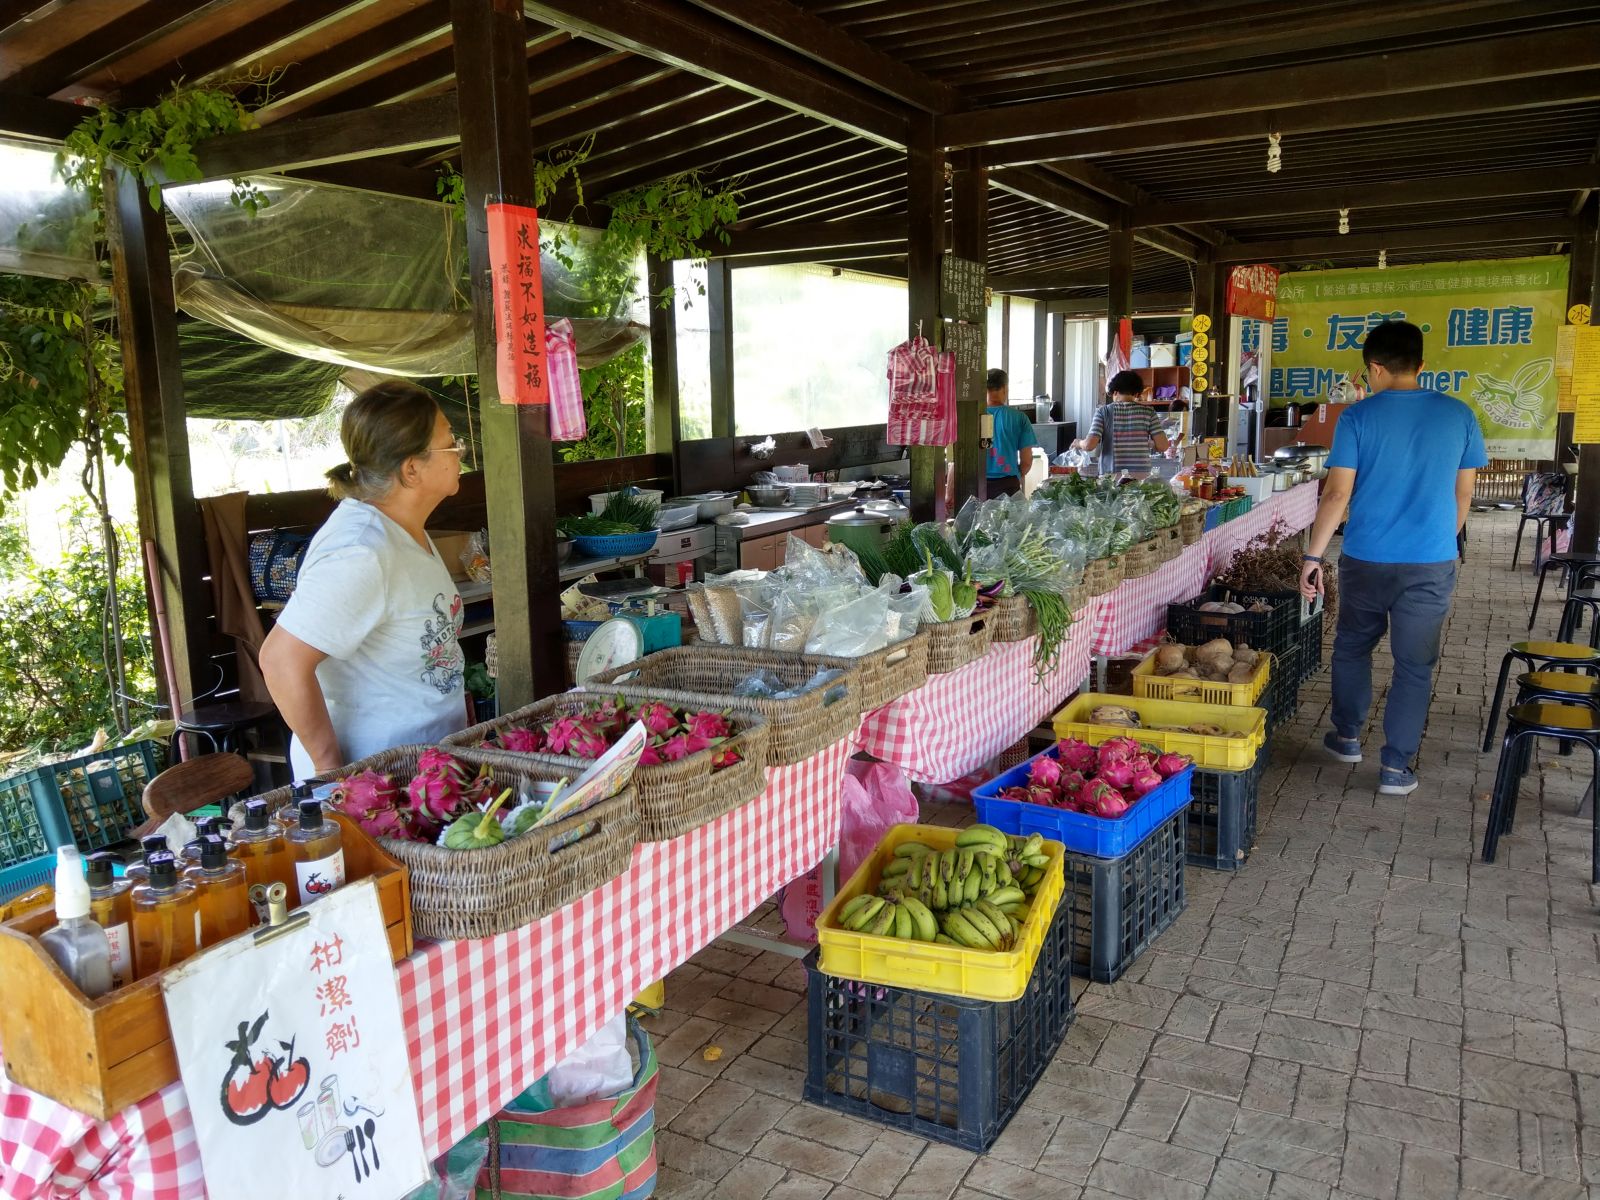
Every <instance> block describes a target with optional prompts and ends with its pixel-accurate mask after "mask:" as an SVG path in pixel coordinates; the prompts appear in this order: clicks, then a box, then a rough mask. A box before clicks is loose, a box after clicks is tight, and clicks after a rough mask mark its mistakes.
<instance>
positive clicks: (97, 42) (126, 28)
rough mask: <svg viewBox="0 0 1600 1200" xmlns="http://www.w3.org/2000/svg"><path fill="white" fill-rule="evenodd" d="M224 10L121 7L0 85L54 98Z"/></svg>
mask: <svg viewBox="0 0 1600 1200" xmlns="http://www.w3.org/2000/svg"><path fill="white" fill-rule="evenodd" d="M227 5H228V0H203V2H199V3H189V4H172V3H170V0H145V2H144V3H142V4H129V5H125V6H124V8H123V11H122V12H121V13H119V14H118V15H116V16H114V17H112V18H111V20H109V21H107V22H105V24H103V25H100V26H98V27H96V28H93V29H90V30H88V31H87V32H85V33H84V34H83V35H82V36H81V37H78V38H76V39H75V40H73V41H70V42H68V43H67V44H66V45H64V46H61V47H60V48H58V49H56V50H53V51H51V52H50V53H48V54H46V55H44V56H43V57H42V58H39V59H36V60H35V61H34V62H31V63H28V64H27V65H25V66H22V67H19V68H18V69H17V70H15V71H13V72H11V74H9V75H7V76H6V77H5V78H4V79H3V80H0V85H3V86H4V87H5V88H6V89H7V90H8V91H14V92H32V93H34V94H36V95H50V94H51V93H54V92H59V91H61V90H62V89H64V88H66V87H68V86H70V85H71V84H72V83H74V82H76V81H77V80H79V79H82V78H83V77H84V76H85V75H89V74H92V73H93V72H94V71H95V70H96V69H97V68H99V67H102V66H104V65H106V64H107V63H108V62H112V61H115V60H116V59H117V58H118V57H120V56H122V55H124V54H128V53H130V52H132V51H134V50H138V49H142V48H143V47H145V46H148V45H150V44H151V43H152V42H154V41H155V40H156V39H157V38H161V37H165V36H166V35H168V34H170V33H171V32H173V31H174V30H176V29H181V28H183V27H184V26H186V25H192V24H193V23H194V22H196V21H199V20H202V19H204V18H206V17H209V16H214V15H216V14H217V13H218V12H219V11H220V10H222V9H224V8H226V7H227ZM35 7H36V6H35Z"/></svg>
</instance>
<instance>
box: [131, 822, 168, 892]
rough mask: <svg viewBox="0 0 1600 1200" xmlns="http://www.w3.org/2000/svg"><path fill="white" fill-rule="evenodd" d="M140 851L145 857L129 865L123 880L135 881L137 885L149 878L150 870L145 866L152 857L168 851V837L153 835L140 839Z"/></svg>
mask: <svg viewBox="0 0 1600 1200" xmlns="http://www.w3.org/2000/svg"><path fill="white" fill-rule="evenodd" d="M139 849H140V850H141V851H142V852H143V853H144V857H143V858H141V859H140V860H139V861H138V862H136V863H129V864H128V869H127V870H126V871H125V872H123V878H125V879H131V880H133V882H134V884H135V885H137V884H140V883H143V882H144V881H145V880H146V879H147V878H149V875H150V868H149V867H148V866H146V865H145V864H147V863H148V862H149V861H150V856H151V855H152V854H160V853H163V852H164V851H165V850H166V849H167V838H166V835H165V834H160V833H153V834H151V835H150V836H149V837H147V838H140V839H139Z"/></svg>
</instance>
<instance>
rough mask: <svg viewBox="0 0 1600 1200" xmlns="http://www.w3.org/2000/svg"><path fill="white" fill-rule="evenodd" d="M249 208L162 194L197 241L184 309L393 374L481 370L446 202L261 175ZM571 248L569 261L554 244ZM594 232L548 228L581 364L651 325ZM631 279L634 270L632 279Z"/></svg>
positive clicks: (458, 242) (556, 283)
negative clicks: (259, 203) (257, 197)
mask: <svg viewBox="0 0 1600 1200" xmlns="http://www.w3.org/2000/svg"><path fill="white" fill-rule="evenodd" d="M251 182H252V183H253V184H255V185H256V187H257V188H259V189H260V191H261V192H262V193H263V194H264V195H265V196H266V197H267V199H268V200H269V201H270V203H269V204H268V205H266V206H265V207H263V208H260V209H258V210H257V211H256V212H255V213H254V214H253V215H252V214H251V213H249V212H248V211H246V210H244V209H241V208H238V207H237V206H235V205H234V204H233V202H232V200H231V199H230V194H231V191H232V188H231V186H230V185H229V184H226V183H205V184H192V185H186V186H183V187H171V188H167V189H166V190H165V192H164V193H163V195H164V197H165V202H166V204H167V205H168V207H169V208H170V209H171V211H172V214H173V216H174V217H175V218H176V219H177V220H178V221H179V223H180V224H182V226H183V228H184V230H185V231H186V232H187V233H188V234H189V237H190V238H191V239H192V245H191V246H190V247H189V248H188V249H186V250H185V251H183V252H182V254H181V261H180V263H179V266H178V270H177V278H176V284H177V294H178V303H179V305H180V306H181V307H182V308H183V309H184V310H185V311H186V312H189V313H190V314H192V315H194V316H197V317H200V318H201V319H203V320H206V321H210V322H212V323H213V324H216V325H220V326H222V327H224V328H227V329H232V330H234V331H236V332H238V333H241V334H243V335H244V336H246V337H249V338H251V339H253V340H255V341H258V342H261V343H263V344H264V345H268V346H272V347H274V348H276V349H280V350H284V351H287V352H289V353H291V354H297V355H300V356H302V357H304V358H311V359H317V360H320V361H323V362H330V363H338V364H340V365H342V366H346V367H350V368H353V369H357V370H365V371H373V372H379V373H384V374H393V375H411V376H424V377H425V376H437V375H470V374H473V373H474V372H475V369H476V367H475V364H474V360H473V349H472V326H471V317H470V314H468V313H467V312H466V311H464V310H465V308H466V297H465V281H466V273H467V265H466V244H465V236H464V231H463V230H462V227H461V225H460V222H459V221H458V219H457V218H456V216H455V214H454V213H453V212H452V211H451V210H450V208H448V207H447V206H446V205H443V204H438V203H433V202H430V201H425V200H411V199H406V198H404V197H398V196H388V195H381V194H377V193H372V192H362V191H356V190H353V189H350V188H343V187H336V186H333V185H330V184H320V183H309V182H303V181H300V180H289V179H282V178H277V177H272V176H261V177H256V178H254V179H252V180H251ZM558 233H559V236H560V237H561V239H562V242H563V249H562V256H563V257H565V258H566V259H568V260H569V262H570V264H571V265H570V266H568V265H566V264H564V263H563V262H561V261H560V260H559V259H558V258H557V257H556V256H555V255H554V254H552V253H550V247H551V244H552V242H553V241H554V239H555V238H556V237H557V236H558ZM598 237H599V235H598V234H597V233H595V232H594V231H592V230H587V229H582V228H579V227H576V226H565V227H559V226H554V225H550V226H546V227H543V228H541V230H540V242H541V244H542V245H543V246H544V248H545V254H544V255H543V276H544V287H545V310H546V312H547V313H548V314H549V315H550V316H566V317H570V318H572V324H573V329H574V332H575V333H576V335H577V342H578V363H579V365H580V366H584V367H589V366H596V365H598V364H600V363H603V362H606V361H608V360H609V359H611V358H613V357H615V356H616V355H618V354H620V353H621V352H622V351H624V350H626V349H628V347H630V346H632V345H633V344H634V343H635V342H637V341H639V340H640V339H641V338H642V337H644V336H645V334H646V333H647V332H648V314H647V312H646V311H645V308H644V304H645V300H644V298H643V295H642V293H641V289H640V283H639V275H640V272H638V271H633V272H622V273H620V276H619V273H618V272H617V271H615V270H609V271H608V270H605V269H602V267H601V265H600V264H599V262H598V257H597V256H596V255H595V254H594V248H595V246H596V244H597V241H598ZM629 275H631V276H632V277H631V278H627V277H626V276H629Z"/></svg>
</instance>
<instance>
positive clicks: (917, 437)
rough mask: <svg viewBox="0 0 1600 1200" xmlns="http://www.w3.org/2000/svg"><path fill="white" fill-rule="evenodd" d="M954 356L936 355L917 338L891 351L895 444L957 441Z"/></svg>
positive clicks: (889, 436) (888, 435)
mask: <svg viewBox="0 0 1600 1200" xmlns="http://www.w3.org/2000/svg"><path fill="white" fill-rule="evenodd" d="M955 370H956V359H955V355H954V354H951V353H948V352H945V353H941V354H935V353H934V351H933V348H932V347H931V346H930V345H929V344H928V342H927V340H926V339H925V338H922V337H914V338H911V339H910V340H909V341H905V342H902V343H900V345H898V346H896V347H895V348H894V349H893V350H891V351H889V369H888V372H887V374H888V379H889V421H888V428H887V431H886V432H885V435H884V440H885V441H887V442H888V443H889V444H890V445H894V446H948V445H949V444H950V443H951V442H953V441H955V421H956V406H955V394H956V389H955Z"/></svg>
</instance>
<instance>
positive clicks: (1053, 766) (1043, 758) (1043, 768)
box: [1028, 755, 1062, 788]
mask: <svg viewBox="0 0 1600 1200" xmlns="http://www.w3.org/2000/svg"><path fill="white" fill-rule="evenodd" d="M1061 775H1062V770H1061V763H1060V762H1059V761H1057V760H1056V759H1054V758H1051V757H1050V756H1049V755H1040V756H1039V757H1038V758H1036V759H1034V760H1033V765H1032V766H1030V767H1029V768H1028V782H1029V783H1038V784H1043V785H1044V786H1045V787H1048V788H1054V787H1060V786H1061Z"/></svg>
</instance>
